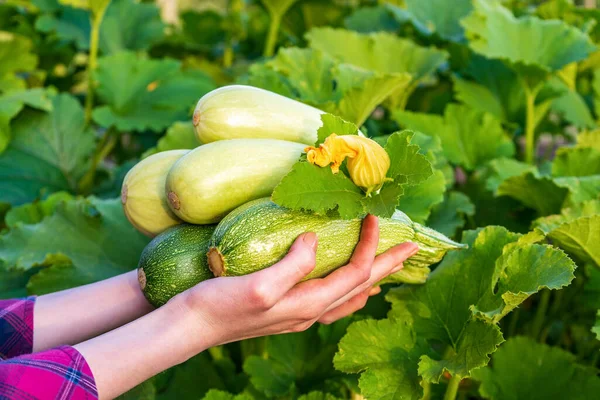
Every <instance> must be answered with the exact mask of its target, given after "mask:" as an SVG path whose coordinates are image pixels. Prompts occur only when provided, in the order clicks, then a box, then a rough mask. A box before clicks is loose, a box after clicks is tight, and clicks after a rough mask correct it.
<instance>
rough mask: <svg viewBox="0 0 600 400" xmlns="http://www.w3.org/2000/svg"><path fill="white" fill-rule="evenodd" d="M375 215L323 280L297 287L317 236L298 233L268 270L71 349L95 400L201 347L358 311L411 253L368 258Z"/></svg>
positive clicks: (189, 295) (213, 285)
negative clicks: (81, 361) (89, 374)
mask: <svg viewBox="0 0 600 400" xmlns="http://www.w3.org/2000/svg"><path fill="white" fill-rule="evenodd" d="M378 230H379V228H378V221H377V218H376V217H374V216H367V217H366V218H365V220H364V222H363V228H362V231H361V237H360V241H359V243H358V245H357V246H356V249H355V251H354V254H353V256H352V258H351V260H350V262H349V263H348V264H347V265H346V266H344V267H341V268H339V269H337V270H335V271H334V272H332V273H331V274H329V275H328V276H327V277H325V278H319V279H313V280H310V281H305V282H301V283H298V282H300V281H301V280H302V278H304V277H305V276H306V275H308V274H309V273H310V272H311V271H312V270H313V268H314V266H315V250H316V247H317V245H318V244H317V240H318V239H317V237H316V236H315V235H314V234H313V233H305V234H303V235H300V236H299V237H298V239H297V240H296V241H295V243H294V245H293V246H292V248H291V249H290V251H289V254H288V255H287V256H286V257H284V258H283V259H282V260H281V261H280V262H278V263H277V264H275V265H273V266H272V267H270V268H266V269H263V270H261V271H258V272H255V273H252V274H248V275H244V276H239V277H222V278H215V279H209V280H206V281H204V282H202V283H200V284H198V285H196V286H194V287H193V288H191V289H188V290H187V291H185V292H183V293H181V294H179V295H177V296H175V297H174V298H173V299H171V301H169V302H168V303H167V304H166V305H165V306H163V307H161V308H159V309H157V310H155V311H153V312H151V313H149V314H148V315H146V316H144V317H142V318H139V319H137V320H135V321H133V322H131V323H130V324H128V325H125V326H123V327H121V328H119V329H116V330H113V331H111V332H108V333H106V334H104V335H101V336H98V337H96V338H93V339H91V340H88V341H86V342H83V343H80V344H78V345H76V346H75V347H76V349H77V350H79V351H80V352H81V353H82V354H83V356H84V357H85V359H86V360H87V362H88V364H89V365H90V367H91V369H92V371H93V373H94V377H95V379H96V384H97V387H98V392H99V394H100V397H101V398H113V397H116V396H118V395H119V394H121V393H123V392H125V391H126V390H128V389H130V388H132V387H134V386H135V385H137V384H138V383H140V382H143V381H144V380H146V379H148V378H150V377H152V376H153V375H156V374H157V373H159V372H160V371H163V370H164V369H166V368H169V367H171V366H173V365H176V364H179V363H181V362H183V361H185V360H187V359H188V358H190V357H192V356H193V355H195V354H197V353H199V352H201V351H204V350H206V349H207V348H209V347H212V346H216V345H219V344H223V343H228V342H232V341H236V340H241V339H245V338H250V337H256V336H263V335H270V334H277V333H284V332H298V331H302V330H305V329H307V328H308V327H310V326H311V325H312V324H314V323H315V322H316V321H320V322H322V323H331V322H334V321H336V320H337V319H340V318H342V317H344V316H346V315H348V314H351V313H352V312H354V311H356V310H358V309H360V308H362V307H363V306H364V305H365V303H366V300H367V298H368V296H369V293H373V292H371V287H372V285H373V284H375V283H376V282H379V281H380V280H382V279H383V278H385V277H386V276H388V275H389V274H391V273H393V272H395V271H398V270H399V269H400V268H402V263H403V262H404V261H405V260H406V259H407V258H408V257H410V256H411V255H413V254H415V253H416V252H417V250H418V248H417V245H415V244H414V243H404V244H400V245H398V246H395V247H393V248H391V249H389V250H388V251H386V252H384V253H382V254H380V255H379V256H375V253H376V249H377V245H378V241H379V231H378Z"/></svg>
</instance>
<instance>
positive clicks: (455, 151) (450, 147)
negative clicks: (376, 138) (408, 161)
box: [393, 104, 515, 170]
mask: <svg viewBox="0 0 600 400" xmlns="http://www.w3.org/2000/svg"><path fill="white" fill-rule="evenodd" d="M393 118H394V120H395V121H397V122H398V123H399V124H400V125H401V126H403V127H406V128H407V129H413V130H416V131H419V132H422V133H425V134H427V135H431V136H437V137H439V138H440V139H441V141H442V147H443V149H444V154H445V155H446V157H447V158H448V159H449V160H450V161H451V162H452V163H454V164H457V165H460V166H463V167H464V168H466V169H468V170H472V169H475V168H477V167H479V166H481V165H482V164H484V163H485V162H487V161H489V160H492V159H494V158H497V157H509V156H512V155H513V154H514V153H515V148H514V145H513V143H512V141H511V139H510V138H509V137H508V135H506V133H505V132H504V130H503V129H502V125H501V123H500V121H499V120H497V119H496V118H494V117H493V116H492V115H490V114H487V113H482V112H479V111H476V110H474V109H472V108H469V107H466V106H462V105H457V104H449V105H448V106H447V107H446V109H445V111H444V116H443V117H441V116H438V115H432V114H424V113H415V112H411V111H396V112H395V113H394V114H393Z"/></svg>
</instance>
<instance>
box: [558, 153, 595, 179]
mask: <svg viewBox="0 0 600 400" xmlns="http://www.w3.org/2000/svg"><path fill="white" fill-rule="evenodd" d="M552 175H554V176H589V175H600V150H596V149H594V148H592V147H576V148H567V147H563V148H561V149H559V150H558V152H557V153H556V157H555V158H554V161H553V162H552Z"/></svg>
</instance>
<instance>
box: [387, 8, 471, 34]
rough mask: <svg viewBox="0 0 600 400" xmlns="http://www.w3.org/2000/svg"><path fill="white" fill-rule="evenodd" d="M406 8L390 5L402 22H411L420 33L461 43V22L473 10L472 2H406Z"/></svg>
mask: <svg viewBox="0 0 600 400" xmlns="http://www.w3.org/2000/svg"><path fill="white" fill-rule="evenodd" d="M405 3H406V8H401V7H398V6H395V5H392V4H388V8H389V9H390V10H391V11H392V12H393V14H394V16H395V17H396V18H397V19H398V21H400V22H405V21H410V22H411V23H412V24H413V25H414V27H415V28H416V29H417V30H418V31H419V33H421V34H423V35H426V36H431V35H438V36H439V37H441V38H443V39H446V40H451V41H456V42H460V41H462V40H464V29H463V27H462V26H461V25H460V20H461V19H462V18H463V17H465V16H467V15H468V14H469V13H470V12H471V10H472V9H473V5H472V2H471V0H456V1H446V0H406V2H405Z"/></svg>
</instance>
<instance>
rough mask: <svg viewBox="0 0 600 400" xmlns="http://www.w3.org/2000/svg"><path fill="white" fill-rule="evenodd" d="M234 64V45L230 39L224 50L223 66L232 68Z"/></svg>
mask: <svg viewBox="0 0 600 400" xmlns="http://www.w3.org/2000/svg"><path fill="white" fill-rule="evenodd" d="M232 64H233V46H232V45H231V41H228V42H227V44H226V45H225V50H224V51H223V68H230V67H231V65H232Z"/></svg>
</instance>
